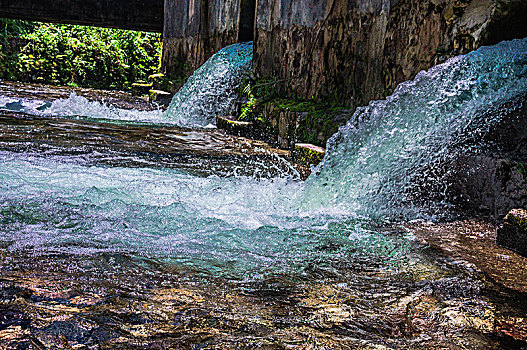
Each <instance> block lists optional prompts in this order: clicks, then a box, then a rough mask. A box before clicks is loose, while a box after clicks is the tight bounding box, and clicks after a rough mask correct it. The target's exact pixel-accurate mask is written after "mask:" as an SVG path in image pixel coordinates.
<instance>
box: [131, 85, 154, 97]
mask: <svg viewBox="0 0 527 350" xmlns="http://www.w3.org/2000/svg"><path fill="white" fill-rule="evenodd" d="M151 88H152V84H147V83H133V84H132V96H144V95H148V92H149V91H150V89H151Z"/></svg>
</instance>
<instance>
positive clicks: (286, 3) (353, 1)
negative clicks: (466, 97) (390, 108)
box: [255, 0, 527, 106]
mask: <svg viewBox="0 0 527 350" xmlns="http://www.w3.org/2000/svg"><path fill="white" fill-rule="evenodd" d="M525 18H527V1H525V0H504V1H501V0H464V1H457V0H441V1H440V0H303V1H300V0H258V2H257V19H256V27H257V29H256V39H255V45H256V46H255V71H256V72H257V74H259V75H260V76H262V77H272V78H273V79H276V80H283V83H282V84H281V85H282V86H283V88H284V91H285V92H293V91H294V92H295V93H296V94H297V95H300V96H301V97H304V98H310V97H312V96H314V97H319V98H323V99H334V100H336V102H339V103H341V104H345V105H354V106H357V105H364V104H367V103H368V102H369V101H370V100H373V99H379V98H382V97H384V96H386V95H387V94H389V93H390V92H391V91H392V90H393V89H394V88H395V87H396V86H397V85H398V84H399V83H401V82H403V81H406V80H409V79H413V78H414V77H415V75H416V74H417V73H418V72H419V71H421V70H423V69H428V68H430V67H432V66H433V65H436V64H438V63H440V62H442V61H444V60H445V59H447V58H449V57H452V56H455V55H458V54H463V53H467V52H469V51H472V50H474V49H476V48H478V47H479V46H481V45H487V44H495V43H497V42H499V41H502V40H509V39H513V38H523V37H525V36H527V26H526V25H525Z"/></svg>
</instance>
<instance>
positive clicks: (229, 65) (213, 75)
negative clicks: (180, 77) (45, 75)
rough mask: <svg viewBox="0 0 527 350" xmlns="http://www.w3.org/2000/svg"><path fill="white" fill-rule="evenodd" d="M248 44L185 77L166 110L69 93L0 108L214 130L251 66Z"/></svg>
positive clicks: (7, 101)
mask: <svg viewBox="0 0 527 350" xmlns="http://www.w3.org/2000/svg"><path fill="white" fill-rule="evenodd" d="M252 57H253V44H252V42H248V43H240V44H234V45H230V46H227V47H225V48H223V49H222V50H220V51H219V52H217V53H216V54H215V55H213V56H212V57H211V58H210V59H209V60H208V61H207V62H205V64H203V65H202V66H201V67H200V68H199V69H197V70H196V71H195V72H194V74H193V75H192V76H191V77H189V78H188V80H187V82H186V83H185V85H184V86H183V87H182V88H181V89H180V90H179V91H178V92H177V93H176V95H175V96H174V98H173V99H172V102H171V104H170V106H169V108H168V110H167V111H162V110H154V111H138V110H128V109H122V108H117V107H115V106H112V105H111V104H108V103H105V102H104V101H90V100H88V99H87V98H85V97H83V96H79V95H77V94H76V93H72V94H71V95H70V96H69V98H67V99H59V100H56V101H54V102H53V103H45V102H43V101H39V100H38V98H36V99H34V100H23V99H17V98H13V97H5V96H0V108H4V109H8V110H15V111H22V112H25V113H29V114H34V115H39V116H46V117H57V116H60V117H72V116H76V117H82V118H88V119H95V120H97V119H98V120H103V121H123V122H136V123H154V124H168V125H177V126H181V127H193V128H196V127H197V128H200V127H214V125H215V124H216V116H217V115H220V116H222V115H226V116H228V115H232V113H233V111H234V107H235V106H234V104H235V100H236V98H237V88H238V86H239V84H240V83H241V80H242V79H243V77H244V76H245V75H247V74H248V73H249V71H250V69H251V67H252Z"/></svg>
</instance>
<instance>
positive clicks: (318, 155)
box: [293, 143, 326, 166]
mask: <svg viewBox="0 0 527 350" xmlns="http://www.w3.org/2000/svg"><path fill="white" fill-rule="evenodd" d="M325 154H326V150H325V149H323V148H322V147H318V146H315V145H312V144H306V143H297V144H296V145H295V150H294V153H293V156H294V159H295V161H296V162H298V163H300V164H303V165H306V166H311V165H313V166H317V165H318V164H319V163H320V162H322V159H324V155H325Z"/></svg>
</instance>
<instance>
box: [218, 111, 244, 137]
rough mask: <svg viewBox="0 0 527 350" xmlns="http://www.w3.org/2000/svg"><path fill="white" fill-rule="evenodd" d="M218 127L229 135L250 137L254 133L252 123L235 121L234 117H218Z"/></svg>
mask: <svg viewBox="0 0 527 350" xmlns="http://www.w3.org/2000/svg"><path fill="white" fill-rule="evenodd" d="M216 126H217V127H218V129H222V130H225V131H226V132H227V133H228V134H231V135H236V136H242V137H248V136H249V135H250V133H251V132H252V123H251V122H244V121H240V120H235V118H234V117H223V116H217V117H216Z"/></svg>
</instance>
